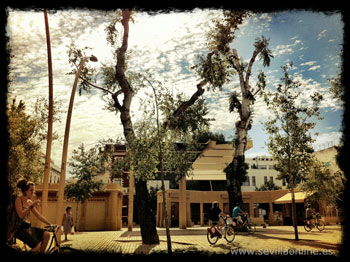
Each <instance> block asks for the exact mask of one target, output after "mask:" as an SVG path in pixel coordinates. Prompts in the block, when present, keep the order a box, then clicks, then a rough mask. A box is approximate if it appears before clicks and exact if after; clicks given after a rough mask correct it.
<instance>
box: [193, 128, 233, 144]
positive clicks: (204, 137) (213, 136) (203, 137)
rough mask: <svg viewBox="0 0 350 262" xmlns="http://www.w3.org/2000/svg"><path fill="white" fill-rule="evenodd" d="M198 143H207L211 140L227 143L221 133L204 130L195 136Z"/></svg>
mask: <svg viewBox="0 0 350 262" xmlns="http://www.w3.org/2000/svg"><path fill="white" fill-rule="evenodd" d="M194 139H195V140H196V141H197V143H207V142H208V141H209V140H212V141H216V144H226V143H227V141H226V139H225V136H224V135H223V134H220V133H213V132H210V131H204V132H201V133H199V134H198V135H196V136H195V137H194Z"/></svg>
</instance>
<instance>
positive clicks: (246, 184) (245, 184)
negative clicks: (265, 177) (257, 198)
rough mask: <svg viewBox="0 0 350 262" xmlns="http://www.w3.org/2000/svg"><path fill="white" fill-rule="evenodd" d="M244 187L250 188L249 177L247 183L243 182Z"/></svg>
mask: <svg viewBox="0 0 350 262" xmlns="http://www.w3.org/2000/svg"><path fill="white" fill-rule="evenodd" d="M243 186H250V181H249V176H247V179H246V181H244V182H243Z"/></svg>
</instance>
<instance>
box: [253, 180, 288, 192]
mask: <svg viewBox="0 0 350 262" xmlns="http://www.w3.org/2000/svg"><path fill="white" fill-rule="evenodd" d="M280 189H282V187H280V186H277V185H276V184H275V183H274V182H273V181H267V182H265V183H264V184H263V185H261V186H260V187H255V191H271V190H280Z"/></svg>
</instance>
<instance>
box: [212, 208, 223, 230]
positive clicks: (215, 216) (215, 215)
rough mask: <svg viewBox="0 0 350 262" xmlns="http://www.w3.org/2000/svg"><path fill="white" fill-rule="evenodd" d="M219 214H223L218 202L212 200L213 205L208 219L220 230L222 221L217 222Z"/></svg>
mask: <svg viewBox="0 0 350 262" xmlns="http://www.w3.org/2000/svg"><path fill="white" fill-rule="evenodd" d="M220 215H224V214H223V213H222V211H221V209H220V208H219V203H218V202H217V201H214V202H213V205H212V207H211V209H210V211H209V219H210V220H211V223H212V225H213V226H216V225H217V227H218V229H219V230H221V227H222V223H219V221H220Z"/></svg>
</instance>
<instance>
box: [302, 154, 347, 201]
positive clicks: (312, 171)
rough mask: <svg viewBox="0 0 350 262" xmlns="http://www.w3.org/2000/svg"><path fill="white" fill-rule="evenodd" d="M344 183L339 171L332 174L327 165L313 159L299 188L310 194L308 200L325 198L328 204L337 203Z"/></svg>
mask: <svg viewBox="0 0 350 262" xmlns="http://www.w3.org/2000/svg"><path fill="white" fill-rule="evenodd" d="M344 184H345V176H344V174H343V173H342V172H341V171H338V172H336V173H334V174H332V173H331V172H330V171H329V169H328V168H327V167H325V166H324V165H323V164H322V163H321V162H319V161H318V160H316V159H314V161H313V163H312V164H311V165H310V167H309V171H308V172H307V173H306V177H305V181H304V182H303V183H302V184H301V185H300V188H301V189H302V190H304V191H306V192H307V193H308V194H309V195H310V196H309V197H308V199H309V200H310V201H320V200H325V201H326V202H327V203H328V204H331V205H338V203H339V202H341V197H340V196H341V194H342V192H343V190H344Z"/></svg>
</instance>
